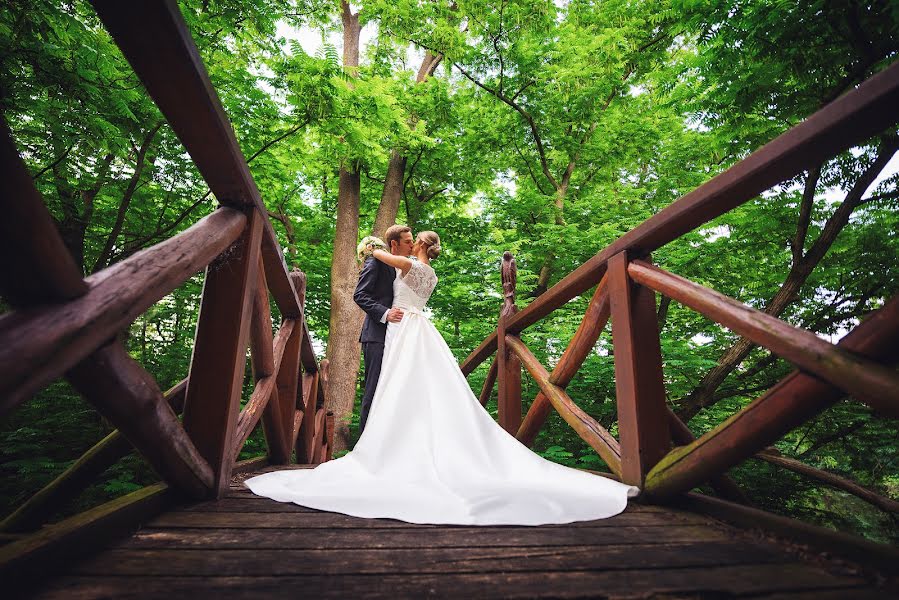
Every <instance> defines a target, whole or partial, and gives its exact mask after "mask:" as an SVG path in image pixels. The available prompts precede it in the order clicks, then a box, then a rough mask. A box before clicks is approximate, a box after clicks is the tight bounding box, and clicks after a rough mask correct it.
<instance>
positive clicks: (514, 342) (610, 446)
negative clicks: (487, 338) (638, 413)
mask: <svg viewBox="0 0 899 600" xmlns="http://www.w3.org/2000/svg"><path fill="white" fill-rule="evenodd" d="M506 345H507V346H509V348H510V349H511V350H512V351H513V352H515V354H517V355H518V357H519V358H520V359H521V364H523V365H524V367H525V368H526V369H527V371H528V373H530V374H531V377H533V378H534V381H536V382H537V385H538V386H540V389H541V390H543V393H544V394H546V397H547V398H549V401H550V402H551V403H552V405H553V407H554V408H555V409H556V410H557V411H558V412H559V414H560V415H561V416H562V418H563V419H565V421H566V422H567V423H568V424H569V425H571V428H572V429H574V431H575V432H576V433H577V434H578V435H579V436H580V437H581V439H582V440H584V441H585V442H587V443H588V444H589V445H590V447H591V448H593V449H594V450H596V452H597V454H599V455H600V456H601V457H602V459H603V460H604V461H605V462H606V464H607V465H608V466H609V469H611V470H612V472H613V473H615V474H616V475H618V476H619V477H620V476H621V450H620V448H619V445H618V440H616V439H615V438H614V437H613V436H612V434H610V433H609V432H608V431H606V429H605V428H604V427H603V426H602V425H600V424H599V423H597V422H596V419H594V418H593V417H591V416H590V415H588V414H587V413H585V412H584V411H583V410H582V409H581V408H580V407H579V406H578V405H577V404H575V403H574V402H573V401H572V400H571V398H569V397H568V394H566V393H565V390H563V389H562V388H560V387H558V386H557V385H555V384H553V383H550V381H549V372H548V371H547V370H546V368H544V366H543V365H541V364H540V361H538V360H537V357H536V356H534V355H533V353H532V352H531V351H530V350H529V349H528V347H527V346H525V345H524V343H523V342H522V341H521V340H520V339H518V337H516V336H511V335H508V336H506Z"/></svg>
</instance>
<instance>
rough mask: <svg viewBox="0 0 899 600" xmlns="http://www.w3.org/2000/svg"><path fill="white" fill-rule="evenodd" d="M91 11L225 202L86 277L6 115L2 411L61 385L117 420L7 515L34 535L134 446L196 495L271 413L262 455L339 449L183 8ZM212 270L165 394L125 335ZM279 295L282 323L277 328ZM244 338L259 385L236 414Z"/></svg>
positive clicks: (1, 143) (271, 246)
mask: <svg viewBox="0 0 899 600" xmlns="http://www.w3.org/2000/svg"><path fill="white" fill-rule="evenodd" d="M93 4H94V7H95V8H96V10H97V13H98V15H99V16H100V18H101V20H102V21H103V23H104V25H105V26H106V27H107V28H108V30H109V31H110V33H111V34H112V36H113V38H114V39H115V41H116V43H117V44H118V46H119V47H120V48H121V49H122V52H123V53H124V54H125V56H126V58H127V59H128V61H129V62H130V64H131V65H132V67H133V68H134V70H135V72H136V73H137V75H138V76H139V77H140V79H141V81H142V82H143V84H144V85H145V86H146V88H147V90H148V91H149V93H150V95H151V96H152V98H153V100H154V101H155V102H156V104H157V105H158V106H159V108H160V110H161V111H162V113H163V114H164V115H165V117H166V118H167V119H168V122H169V124H170V125H171V127H172V129H173V130H174V132H175V133H176V134H177V135H178V137H179V139H180V140H181V142H182V143H183V144H184V146H185V148H186V149H187V151H188V152H189V153H190V155H191V157H192V158H193V160H194V162H195V163H196V166H197V168H198V169H199V171H200V173H201V174H202V176H203V177H204V179H205V180H206V182H207V183H208V185H209V189H210V190H211V192H212V193H213V194H215V197H216V198H217V199H218V201H219V203H220V204H221V206H220V207H219V208H218V209H217V210H215V211H214V212H213V213H212V214H210V215H209V216H207V217H205V218H204V219H201V220H200V221H199V222H198V223H196V224H195V225H193V226H192V227H190V228H189V229H187V230H186V231H184V232H183V233H181V234H178V235H176V236H175V237H173V238H171V239H168V240H166V241H164V242H162V243H160V244H157V245H156V246H153V247H151V248H149V249H146V250H144V251H142V252H139V253H137V254H134V255H133V256H131V257H129V258H127V259H126V260H123V261H121V262H119V263H116V264H114V265H113V266H111V267H109V268H107V269H105V270H103V271H101V272H99V273H96V274H94V275H91V276H90V277H87V278H86V279H83V278H82V275H81V270H80V268H79V267H78V266H77V265H76V264H75V262H74V261H73V260H72V258H71V256H70V254H69V253H68V251H67V250H66V248H65V246H64V244H63V242H62V239H61V238H60V235H59V233H58V231H57V229H56V227H55V225H54V223H53V220H52V217H51V216H50V213H49V212H48V210H47V208H46V206H45V204H44V202H43V200H42V198H41V196H40V194H39V192H38V191H37V189H36V188H35V186H34V183H33V181H32V180H31V177H30V176H29V173H28V170H27V168H26V166H25V164H24V163H23V161H22V159H21V157H20V156H19V154H18V152H17V150H16V147H15V144H14V142H13V139H12V135H11V133H10V131H9V129H8V127H7V125H6V123H5V121H2V122H0V169H2V173H0V179H2V180H3V182H4V189H3V208H4V211H5V214H4V219H2V221H0V228H2V230H0V237H2V239H3V242H2V243H3V244H4V246H3V247H2V254H3V256H4V259H3V260H4V262H3V263H2V272H0V286H2V289H0V292H2V295H3V297H4V298H5V299H6V300H7V301H8V302H9V304H10V306H11V307H12V308H13V310H12V311H11V312H9V313H7V314H4V315H3V316H2V317H0V397H2V404H0V407H2V409H0V410H2V413H6V412H7V411H9V410H11V409H13V408H14V407H16V406H17V405H19V404H21V403H22V402H25V401H26V400H28V399H29V398H31V397H32V396H33V395H34V394H35V393H36V392H38V391H40V390H41V389H42V388H43V387H45V386H46V385H47V384H49V383H50V382H52V381H53V380H54V379H56V378H59V377H65V378H66V379H67V380H68V381H69V382H71V384H72V385H73V386H74V387H75V389H77V390H78V391H79V392H80V393H81V394H82V395H83V396H84V397H85V398H86V399H87V400H88V401H89V402H91V403H92V404H93V405H94V406H95V407H96V409H97V410H98V412H100V414H102V415H103V416H104V417H106V418H107V419H108V420H109V421H110V422H111V423H112V424H114V425H115V426H116V427H117V431H115V432H114V433H113V434H111V435H110V436H108V437H107V438H106V439H104V440H103V441H101V442H100V443H98V444H97V445H96V446H95V447H94V448H92V449H91V450H90V451H88V452H87V453H86V454H85V455H84V456H82V457H81V458H80V459H79V460H78V461H77V462H76V463H75V464H74V465H73V466H72V467H71V468H70V469H69V470H68V471H66V473H64V474H63V475H61V476H60V477H59V478H57V479H56V480H55V481H54V482H52V483H51V484H50V485H48V486H47V487H45V488H44V489H43V490H41V491H40V492H39V493H38V494H37V495H35V496H34V497H33V498H32V499H31V500H29V501H28V502H26V503H25V505H23V506H22V507H21V508H20V509H19V510H17V511H16V512H15V513H14V514H13V515H10V516H9V517H7V519H6V520H5V521H4V522H3V523H2V525H0V529H2V530H4V531H21V530H28V529H33V528H35V527H37V526H39V525H40V524H41V522H42V521H43V520H44V519H45V518H46V517H47V516H49V515H50V514H51V513H52V512H55V511H57V510H59V508H60V507H61V505H62V503H63V502H65V501H67V500H68V499H70V498H72V497H73V496H74V495H76V494H77V493H79V492H80V491H81V490H82V489H84V487H86V486H87V485H88V484H89V483H90V481H91V479H92V478H93V477H94V476H96V475H97V474H98V473H100V472H102V471H103V470H104V469H105V468H106V467H108V466H109V465H111V464H112V463H113V462H115V461H116V460H118V458H120V457H121V456H122V455H124V454H125V453H127V452H128V451H130V449H131V446H132V445H133V446H134V447H135V448H136V449H137V450H138V451H139V452H140V453H141V454H142V455H143V456H144V457H145V458H146V459H147V461H148V462H149V463H150V464H151V465H152V467H153V468H154V469H155V471H156V472H157V473H158V474H159V475H160V476H161V477H162V479H163V480H164V481H165V483H166V484H168V489H169V490H174V491H175V492H176V495H180V496H182V497H183V496H187V497H192V498H205V497H221V496H222V495H223V494H224V493H225V492H226V490H227V488H228V485H229V482H230V479H231V475H232V471H233V470H234V468H235V462H236V460H237V457H238V455H239V453H240V451H241V448H242V447H243V445H244V443H245V442H246V440H247V438H248V437H249V436H250V434H251V433H252V431H253V429H254V427H255V426H256V425H257V424H258V423H259V421H260V420H262V423H263V427H264V431H265V437H266V441H267V445H268V457H267V460H266V461H265V462H270V463H273V464H285V463H288V462H290V461H291V460H293V457H294V453H295V456H296V460H297V462H300V463H312V464H314V463H320V462H322V461H325V460H328V459H329V458H330V456H331V448H332V440H333V431H334V417H333V415H332V414H331V413H326V412H325V409H324V408H323V406H324V405H325V398H326V397H327V384H328V376H327V373H328V370H327V363H326V361H323V362H322V364H318V362H317V360H316V357H315V353H314V351H313V348H312V342H311V338H310V335H309V330H308V327H307V325H306V320H305V317H304V314H303V305H304V299H305V285H306V283H305V276H304V275H303V274H302V273H300V272H298V271H294V272H288V269H287V266H286V264H285V262H284V258H283V255H282V253H281V249H280V244H279V242H278V240H277V238H276V236H275V233H274V230H273V228H272V225H271V223H270V221H269V219H268V213H267V211H266V209H265V206H264V204H263V202H262V198H261V196H260V194H259V191H258V189H257V188H256V185H255V183H254V181H253V179H252V177H251V176H250V172H249V169H248V167H247V162H246V160H245V159H244V157H243V155H242V154H241V152H240V149H239V147H238V144H237V140H236V139H235V137H234V132H233V129H232V127H231V124H230V123H229V121H228V119H227V117H226V116H225V113H224V110H223V109H222V106H221V103H220V101H219V99H218V97H217V95H216V93H215V90H214V88H213V87H212V85H211V83H210V81H209V77H208V75H207V73H206V71H205V68H204V66H203V63H202V61H201V60H200V57H199V53H198V51H197V48H196V47H195V45H194V43H193V39H192V38H191V37H190V34H189V33H188V30H187V27H186V25H185V23H184V21H183V18H182V16H181V14H180V12H179V11H178V8H177V5H176V4H175V3H174V2H139V3H130V2H129V3H121V2H117V1H114V0H97V1H95V2H94V3H93ZM204 268H205V270H206V274H205V280H204V285H203V295H202V300H201V305H200V312H199V319H198V324H197V331H196V338H195V343H194V349H193V357H192V359H191V364H190V368H189V373H188V376H187V378H186V379H185V380H184V381H182V382H181V383H179V384H178V385H176V386H175V387H174V388H172V389H171V390H169V392H167V393H165V394H163V393H162V392H161V391H160V389H159V387H158V385H157V384H156V381H155V380H154V379H153V377H152V376H151V375H150V374H149V373H147V371H146V370H144V368H143V367H142V366H141V365H139V364H138V363H137V362H136V361H135V360H134V359H133V358H131V356H130V355H129V353H128V351H127V349H126V348H125V345H124V344H123V343H122V342H121V341H120V340H119V339H117V336H118V334H119V333H120V332H122V331H123V330H125V329H126V328H128V327H129V326H130V324H131V323H132V321H133V320H134V319H135V318H136V317H137V316H139V315H140V314H141V313H142V312H144V311H145V310H147V309H148V308H149V307H150V306H152V305H153V304H154V303H155V302H157V301H158V300H159V299H161V298H162V297H164V296H165V295H167V294H169V293H170V292H172V291H173V290H174V289H175V288H177V287H178V286H179V285H181V284H182V283H183V282H185V281H186V280H187V279H188V278H190V277H192V276H193V275H195V274H196V273H197V272H199V271H201V270H202V269H204ZM269 293H271V296H272V297H273V298H274V301H275V303H276V305H277V307H278V309H279V311H280V313H281V318H282V322H281V325H280V328H279V329H278V331H277V334H275V335H273V332H272V320H271V314H270V308H269V307H270V304H269ZM248 344H249V346H250V349H251V356H252V363H253V365H252V366H253V375H254V378H255V388H254V390H253V393H252V396H251V397H250V399H249V402H248V403H247V405H246V407H245V408H244V409H243V411H240V398H241V390H242V384H243V379H244V371H245V363H246V349H247V346H248ZM182 409H183V418H182V419H181V420H179V418H178V414H179V413H182ZM4 564H5V563H4Z"/></svg>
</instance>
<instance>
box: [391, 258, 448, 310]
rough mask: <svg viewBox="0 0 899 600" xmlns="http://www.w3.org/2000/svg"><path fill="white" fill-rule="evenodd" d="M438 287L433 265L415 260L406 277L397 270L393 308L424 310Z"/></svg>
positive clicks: (394, 282)
mask: <svg viewBox="0 0 899 600" xmlns="http://www.w3.org/2000/svg"><path fill="white" fill-rule="evenodd" d="M436 286H437V274H436V273H434V269H432V268H431V265H426V264H424V263H422V262H418V261H417V260H413V261H412V267H410V269H409V272H408V273H406V276H405V277H403V275H402V271H400V270H399V269H397V270H396V279H394V280H393V306H396V307H398V308H417V309H422V308H424V307H425V304H427V302H428V298H430V297H431V292H433V291H434V288H435V287H436Z"/></svg>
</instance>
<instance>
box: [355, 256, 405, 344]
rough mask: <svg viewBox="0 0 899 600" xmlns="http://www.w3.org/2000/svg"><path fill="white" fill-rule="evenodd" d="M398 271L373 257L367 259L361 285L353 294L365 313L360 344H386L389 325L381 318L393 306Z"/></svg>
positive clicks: (357, 285)
mask: <svg viewBox="0 0 899 600" xmlns="http://www.w3.org/2000/svg"><path fill="white" fill-rule="evenodd" d="M394 279H396V270H395V269H394V268H393V267H391V266H390V265H387V264H385V263H382V262H381V261H379V260H378V259H376V258H374V257H373V256H369V257H368V258H366V259H365V265H363V267H362V272H361V273H360V274H359V283H357V284H356V291H355V292H353V300H355V301H356V304H358V305H359V308H361V309H362V310H364V311H365V322H364V323H362V332H361V333H360V334H359V341H360V342H380V343H382V344H383V343H384V338H385V337H386V336H387V323H381V317H383V316H384V313H385V312H386V311H387V310H389V309H390V306H391V305H392V304H393V280H394Z"/></svg>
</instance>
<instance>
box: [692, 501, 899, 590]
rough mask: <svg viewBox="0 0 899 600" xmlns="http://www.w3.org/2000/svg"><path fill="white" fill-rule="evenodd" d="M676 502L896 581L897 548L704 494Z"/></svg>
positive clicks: (898, 561) (898, 549)
mask: <svg viewBox="0 0 899 600" xmlns="http://www.w3.org/2000/svg"><path fill="white" fill-rule="evenodd" d="M676 502H677V505H678V506H680V507H684V508H687V509H689V510H691V511H696V512H697V513H700V514H705V515H709V516H712V517H715V518H717V519H721V520H722V521H725V522H727V523H731V524H734V525H737V526H739V527H744V528H747V529H761V530H763V531H768V532H771V533H774V534H776V535H779V536H782V537H784V538H786V539H790V540H794V541H798V542H799V543H803V544H808V545H809V546H811V547H813V548H815V549H817V550H818V551H820V552H827V553H829V554H831V555H835V556H841V557H843V558H848V559H849V560H852V561H856V562H858V563H859V564H863V565H866V566H869V567H874V568H877V569H882V570H884V572H885V573H889V574H891V575H892V576H894V577H895V572H896V565H897V564H899V548H897V547H896V546H891V545H887V544H878V543H876V542H872V541H871V540H868V539H865V538H862V537H860V536H856V535H852V534H849V533H845V532H842V531H835V530H833V529H829V528H827V527H821V526H819V525H812V524H810V523H803V522H802V521H799V520H796V519H791V518H789V517H784V516H781V515H775V514H773V513H769V512H766V511H763V510H759V509H757V508H752V507H749V506H742V505H740V504H734V503H733V502H728V501H727V500H722V499H720V498H712V497H709V496H705V495H703V494H696V493H689V494H684V495H682V496H680V497H678V499H677V500H676Z"/></svg>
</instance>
